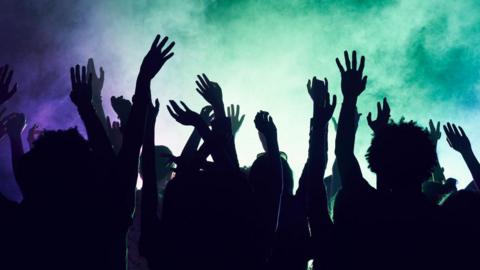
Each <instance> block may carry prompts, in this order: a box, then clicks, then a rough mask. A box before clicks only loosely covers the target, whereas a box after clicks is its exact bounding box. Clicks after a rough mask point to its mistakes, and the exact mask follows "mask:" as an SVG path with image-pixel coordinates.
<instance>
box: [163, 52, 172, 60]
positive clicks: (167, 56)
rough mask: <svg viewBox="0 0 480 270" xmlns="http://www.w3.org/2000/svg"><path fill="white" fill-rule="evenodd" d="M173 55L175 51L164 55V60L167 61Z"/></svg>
mask: <svg viewBox="0 0 480 270" xmlns="http://www.w3.org/2000/svg"><path fill="white" fill-rule="evenodd" d="M173 55H174V53H173V52H172V53H169V54H167V55H165V57H163V61H164V62H167V60H168V59H170V58H172V56H173Z"/></svg>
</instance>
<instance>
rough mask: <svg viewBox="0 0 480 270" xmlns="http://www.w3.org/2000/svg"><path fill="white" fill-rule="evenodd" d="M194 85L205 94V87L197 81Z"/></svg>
mask: <svg viewBox="0 0 480 270" xmlns="http://www.w3.org/2000/svg"><path fill="white" fill-rule="evenodd" d="M195 84H196V85H197V86H198V88H200V89H201V90H202V92H205V89H206V87H205V86H204V85H203V84H202V83H201V82H199V81H195Z"/></svg>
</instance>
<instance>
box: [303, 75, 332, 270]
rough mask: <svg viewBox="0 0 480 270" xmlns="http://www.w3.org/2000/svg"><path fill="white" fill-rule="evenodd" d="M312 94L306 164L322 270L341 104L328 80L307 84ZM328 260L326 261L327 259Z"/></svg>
mask: <svg viewBox="0 0 480 270" xmlns="http://www.w3.org/2000/svg"><path fill="white" fill-rule="evenodd" d="M307 89H308V93H309V94H310V97H311V98H312V100H313V117H312V119H311V121H310V141H309V150H308V160H307V164H305V167H306V169H304V171H305V170H306V171H307V172H306V173H305V177H306V179H304V181H305V182H306V190H307V191H306V194H307V217H308V220H309V224H310V229H311V236H312V244H313V246H314V248H313V254H314V268H315V269H316V268H319V267H321V265H324V264H322V262H325V261H326V260H327V259H328V256H325V255H326V251H328V250H329V248H328V247H329V246H330V244H329V243H330V239H329V237H330V236H331V229H332V227H331V226H332V221H331V219H330V216H329V213H328V198H327V193H326V190H325V185H324V183H323V178H324V175H325V168H326V165H327V157H328V153H327V151H328V141H327V139H328V122H329V120H330V119H331V118H332V115H333V112H334V110H335V107H336V104H337V98H336V96H335V95H334V96H333V100H332V102H330V94H329V93H328V80H327V79H326V78H325V80H324V81H321V80H317V78H316V77H314V78H313V80H312V81H310V80H309V81H308V84H307ZM323 256H325V257H323Z"/></svg>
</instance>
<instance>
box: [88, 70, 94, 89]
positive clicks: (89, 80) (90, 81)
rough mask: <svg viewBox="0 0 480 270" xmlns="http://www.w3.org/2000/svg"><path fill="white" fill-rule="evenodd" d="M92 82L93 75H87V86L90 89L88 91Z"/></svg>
mask: <svg viewBox="0 0 480 270" xmlns="http://www.w3.org/2000/svg"><path fill="white" fill-rule="evenodd" d="M92 81H93V75H92V73H88V79H87V84H88V86H89V87H90V90H91V86H92Z"/></svg>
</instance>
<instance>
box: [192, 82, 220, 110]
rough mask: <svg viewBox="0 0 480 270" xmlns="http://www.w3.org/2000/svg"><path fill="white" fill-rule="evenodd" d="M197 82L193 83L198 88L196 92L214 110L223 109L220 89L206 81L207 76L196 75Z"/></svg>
mask: <svg viewBox="0 0 480 270" xmlns="http://www.w3.org/2000/svg"><path fill="white" fill-rule="evenodd" d="M197 78H198V80H197V81H195V83H196V84H197V86H198V88H197V89H196V90H197V92H198V93H199V94H200V95H201V96H202V97H203V98H204V99H205V100H206V101H207V102H208V103H210V104H211V105H212V106H213V109H214V110H215V109H216V108H217V107H219V106H222V107H223V97H222V89H221V88H220V85H218V83H216V82H212V81H210V80H209V79H208V77H207V75H205V74H202V76H200V75H197Z"/></svg>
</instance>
